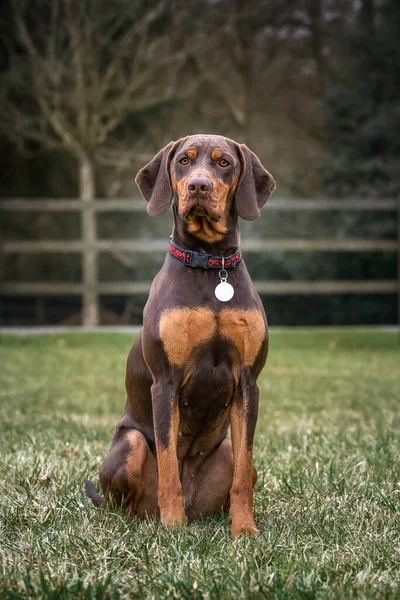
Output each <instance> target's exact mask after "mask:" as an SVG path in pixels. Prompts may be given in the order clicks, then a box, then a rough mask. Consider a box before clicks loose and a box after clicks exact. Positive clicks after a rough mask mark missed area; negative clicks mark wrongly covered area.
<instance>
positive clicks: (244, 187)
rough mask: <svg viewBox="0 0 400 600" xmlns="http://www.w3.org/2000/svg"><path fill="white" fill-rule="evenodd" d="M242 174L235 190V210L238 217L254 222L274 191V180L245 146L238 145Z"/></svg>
mask: <svg viewBox="0 0 400 600" xmlns="http://www.w3.org/2000/svg"><path fill="white" fill-rule="evenodd" d="M238 150H239V156H240V162H241V163H242V172H241V174H240V178H239V183H238V185H237V188H236V194H235V196H236V210H237V213H238V215H239V217H242V219H246V221H254V220H255V219H258V217H259V216H260V209H261V208H262V207H263V206H264V204H265V203H266V202H267V200H269V198H270V197H271V196H272V194H273V193H274V191H275V188H276V184H275V181H274V178H273V177H272V175H271V174H270V173H268V171H267V170H266V169H264V167H263V166H262V164H261V163H260V161H259V159H258V157H257V156H256V155H255V154H254V152H252V151H251V150H249V148H248V147H247V146H246V145H245V144H239V145H238Z"/></svg>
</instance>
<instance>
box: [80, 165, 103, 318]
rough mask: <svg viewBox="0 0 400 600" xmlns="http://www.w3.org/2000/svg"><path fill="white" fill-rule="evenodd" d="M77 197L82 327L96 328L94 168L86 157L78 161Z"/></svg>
mask: <svg viewBox="0 0 400 600" xmlns="http://www.w3.org/2000/svg"><path fill="white" fill-rule="evenodd" d="M79 197H80V199H81V200H82V202H83V207H82V212H81V215H82V220H81V223H82V241H83V244H84V248H83V253H82V280H83V306H82V325H84V326H86V327H96V326H97V325H98V324H99V307H98V297H97V250H96V246H95V244H96V239H97V227H96V212H95V210H94V206H93V205H94V200H95V181H94V166H93V163H92V162H91V160H90V159H89V158H88V157H86V156H85V157H82V158H81V159H80V161H79Z"/></svg>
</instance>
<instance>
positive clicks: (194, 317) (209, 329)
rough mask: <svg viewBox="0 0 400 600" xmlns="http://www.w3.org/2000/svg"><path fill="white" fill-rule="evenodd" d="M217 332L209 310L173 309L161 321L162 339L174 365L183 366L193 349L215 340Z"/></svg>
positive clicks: (169, 358)
mask: <svg viewBox="0 0 400 600" xmlns="http://www.w3.org/2000/svg"><path fill="white" fill-rule="evenodd" d="M216 330H217V321H216V318H215V315H214V313H213V312H212V311H211V310H210V309H209V308H187V307H185V308H171V309H169V310H166V311H165V312H163V313H162V315H161V319H160V337H161V340H162V343H163V346H164V350H165V352H166V354H167V356H168V360H169V362H170V363H171V364H172V365H183V364H184V363H185V362H186V361H187V360H188V359H189V356H190V354H191V352H192V350H193V348H195V346H199V345H200V344H202V343H204V342H206V341H207V340H209V339H211V338H213V337H214V335H215V333H216Z"/></svg>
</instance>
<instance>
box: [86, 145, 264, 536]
mask: <svg viewBox="0 0 400 600" xmlns="http://www.w3.org/2000/svg"><path fill="white" fill-rule="evenodd" d="M136 183H137V185H138V187H139V190H140V192H141V194H142V195H143V197H144V198H145V200H146V201H147V203H148V204H147V212H148V213H149V214H150V215H154V216H156V215H161V214H163V213H165V212H166V211H167V210H168V209H169V207H170V206H171V204H172V210H173V215H174V228H173V234H172V236H171V238H170V244H169V251H168V253H167V255H166V258H165V262H164V265H163V267H162V268H161V270H160V271H159V273H158V274H157V276H156V277H155V279H154V281H153V283H152V286H151V290H150V294H149V298H148V301H147V304H146V306H145V308H144V313H143V327H142V329H141V331H140V333H139V334H138V335H137V337H136V338H135V341H134V343H133V346H132V348H131V351H130V353H129V356H128V361H127V369H126V390H127V401H126V406H125V411H124V414H123V416H122V418H121V420H120V421H119V422H118V423H117V425H116V429H115V433H114V437H113V439H112V443H111V448H110V451H109V454H108V456H107V457H106V459H105V460H104V462H103V464H102V466H101V468H100V482H101V487H102V491H103V494H104V495H103V496H100V494H98V493H97V491H96V489H95V486H94V485H93V483H91V482H90V481H87V482H86V492H87V495H88V496H89V498H91V500H92V501H93V503H94V504H95V505H98V506H100V505H104V504H106V503H107V502H112V503H114V504H116V505H120V506H122V507H123V508H124V509H125V510H126V511H127V512H128V513H129V514H131V515H136V516H138V517H146V516H150V515H159V516H160V517H161V519H162V520H163V522H164V523H165V524H166V525H168V526H177V527H182V524H183V523H184V520H185V518H187V519H198V518H202V517H207V516H209V515H213V514H216V513H219V512H221V511H222V510H223V511H226V512H229V513H230V522H231V535H232V537H237V536H239V535H241V534H247V535H254V534H256V533H257V528H256V524H255V521H254V515H253V487H254V484H255V482H256V478H257V474H256V471H255V469H254V466H253V464H252V454H253V439H254V432H255V427H256V421H257V413H258V396H259V393H258V387H257V378H258V376H259V374H260V372H261V370H262V368H263V366H264V364H265V361H266V358H267V353H268V333H267V321H266V317H265V313H264V309H263V305H262V303H261V300H260V298H259V296H258V294H257V292H256V289H255V287H254V285H253V283H252V281H251V279H250V277H249V274H248V272H247V269H246V266H245V263H244V261H243V260H242V254H241V251H240V235H239V228H238V220H239V217H240V218H242V219H246V220H250V221H251V220H254V219H257V218H258V217H259V216H260V209H261V208H262V206H263V205H264V204H265V203H266V202H267V200H268V199H269V198H270V197H271V195H272V193H273V192H274V190H275V182H274V179H273V177H272V176H271V174H270V173H269V172H268V171H266V169H264V167H263V166H262V164H261V162H260V160H259V159H258V158H257V156H256V155H255V154H254V153H253V152H252V151H251V150H249V148H247V146H245V145H244V144H238V143H236V142H234V141H232V140H230V139H228V138H225V137H222V136H217V135H191V136H188V137H185V138H183V139H180V140H178V141H176V142H170V143H169V144H168V145H167V146H166V147H165V148H163V149H162V150H161V151H160V152H159V153H158V154H157V155H156V156H155V157H154V158H153V160H152V161H151V162H150V163H149V164H147V165H146V166H145V167H143V168H142V169H141V170H140V171H139V173H138V175H137V177H136ZM229 426H230V428H231V440H229V439H228V438H227V432H228V428H229Z"/></svg>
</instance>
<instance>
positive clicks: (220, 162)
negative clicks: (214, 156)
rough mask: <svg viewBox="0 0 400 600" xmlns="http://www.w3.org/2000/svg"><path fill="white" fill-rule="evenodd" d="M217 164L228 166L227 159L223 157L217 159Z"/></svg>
mask: <svg viewBox="0 0 400 600" xmlns="http://www.w3.org/2000/svg"><path fill="white" fill-rule="evenodd" d="M218 164H219V166H220V167H228V166H229V163H228V161H227V160H225V159H224V158H221V160H220V161H219V163H218Z"/></svg>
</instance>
